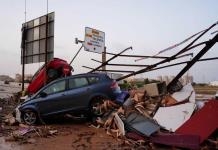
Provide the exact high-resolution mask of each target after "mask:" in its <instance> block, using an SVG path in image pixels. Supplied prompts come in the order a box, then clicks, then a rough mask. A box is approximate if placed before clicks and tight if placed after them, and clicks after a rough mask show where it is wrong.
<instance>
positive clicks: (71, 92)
mask: <svg viewBox="0 0 218 150" xmlns="http://www.w3.org/2000/svg"><path fill="white" fill-rule="evenodd" d="M120 92H121V90H120V88H119V86H118V84H117V83H116V81H114V80H113V79H110V78H109V77H108V76H107V75H106V74H98V73H86V74H79V75H72V76H69V77H64V78H60V79H57V80H55V81H52V82H51V83H49V84H48V85H46V86H45V87H43V88H41V89H40V90H39V91H38V92H37V93H36V94H34V95H32V96H31V97H29V98H28V99H26V100H25V101H24V102H23V103H21V105H19V106H18V108H17V110H19V111H20V117H21V118H22V119H24V114H25V113H26V112H27V111H28V112H30V111H31V112H33V113H35V114H36V115H37V116H40V117H49V116H52V115H56V114H64V113H68V112H80V111H82V112H89V110H90V106H91V104H92V103H93V102H96V100H98V99H99V98H101V99H105V100H107V99H115V98H116V96H117V95H118V94H120ZM17 110H16V111H17ZM17 114H18V113H17ZM18 115H19V114H18ZM28 115H29V114H28ZM17 118H19V117H17Z"/></svg>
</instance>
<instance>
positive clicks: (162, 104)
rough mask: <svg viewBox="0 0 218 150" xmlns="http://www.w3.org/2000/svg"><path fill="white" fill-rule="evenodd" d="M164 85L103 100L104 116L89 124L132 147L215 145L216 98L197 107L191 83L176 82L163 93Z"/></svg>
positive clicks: (134, 90) (217, 121)
mask: <svg viewBox="0 0 218 150" xmlns="http://www.w3.org/2000/svg"><path fill="white" fill-rule="evenodd" d="M157 87H158V88H157ZM165 88H166V86H164V84H162V85H161V86H160V85H159V86H156V85H155V84H154V83H152V85H151V84H150V85H146V86H145V87H144V88H142V89H136V88H133V89H130V90H129V91H128V97H127V96H126V97H125V96H122V97H123V103H122V104H121V103H120V102H121V100H120V98H119V100H118V101H116V100H115V101H110V100H105V101H104V103H103V104H102V105H100V106H99V107H98V109H99V111H103V112H104V115H102V116H100V117H96V118H95V119H94V122H93V124H92V125H91V126H93V127H95V128H99V127H103V128H104V129H105V130H106V133H107V134H108V135H110V136H113V137H116V138H117V139H118V140H123V143H124V144H129V145H131V146H134V147H138V146H140V147H144V148H152V147H153V146H154V145H153V144H162V145H167V146H172V147H179V148H188V149H200V146H206V147H207V148H208V147H209V148H211V147H212V148H216V147H217V146H218V142H217V141H218V139H217V131H216V129H217V127H218V119H217V117H216V116H217V115H218V111H217V110H218V109H217V108H218V101H216V100H208V102H207V103H205V105H204V106H203V107H201V108H197V107H196V101H195V91H194V89H193V87H192V85H191V84H187V85H185V86H184V87H182V86H181V85H179V86H178V85H177V87H175V88H174V89H173V90H174V92H173V93H172V94H169V93H166V89H165ZM121 94H123V93H121ZM124 97H125V99H124Z"/></svg>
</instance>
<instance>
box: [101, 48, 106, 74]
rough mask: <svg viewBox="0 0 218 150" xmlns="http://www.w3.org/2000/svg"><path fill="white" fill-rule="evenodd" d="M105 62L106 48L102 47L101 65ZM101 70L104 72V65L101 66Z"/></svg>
mask: <svg viewBox="0 0 218 150" xmlns="http://www.w3.org/2000/svg"><path fill="white" fill-rule="evenodd" d="M105 62H106V47H104V52H103V53H102V64H103V63H105ZM102 70H106V65H105V66H102Z"/></svg>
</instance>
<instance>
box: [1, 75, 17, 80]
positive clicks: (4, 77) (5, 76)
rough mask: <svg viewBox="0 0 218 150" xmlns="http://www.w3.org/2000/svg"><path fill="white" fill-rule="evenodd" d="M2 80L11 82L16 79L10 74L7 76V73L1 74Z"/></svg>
mask: <svg viewBox="0 0 218 150" xmlns="http://www.w3.org/2000/svg"><path fill="white" fill-rule="evenodd" d="M0 81H9V82H13V81H14V79H13V78H11V77H10V76H7V75H0Z"/></svg>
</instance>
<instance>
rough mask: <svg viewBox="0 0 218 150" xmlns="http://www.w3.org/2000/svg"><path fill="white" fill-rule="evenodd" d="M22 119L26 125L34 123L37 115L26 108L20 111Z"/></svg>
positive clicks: (36, 120)
mask: <svg viewBox="0 0 218 150" xmlns="http://www.w3.org/2000/svg"><path fill="white" fill-rule="evenodd" d="M22 120H23V122H24V123H25V124H27V125H34V124H36V123H37V122H38V115H37V113H36V112H35V111H33V110H31V109H27V110H25V111H24V112H23V113H22Z"/></svg>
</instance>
